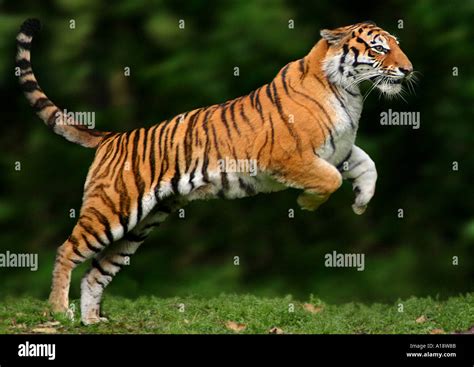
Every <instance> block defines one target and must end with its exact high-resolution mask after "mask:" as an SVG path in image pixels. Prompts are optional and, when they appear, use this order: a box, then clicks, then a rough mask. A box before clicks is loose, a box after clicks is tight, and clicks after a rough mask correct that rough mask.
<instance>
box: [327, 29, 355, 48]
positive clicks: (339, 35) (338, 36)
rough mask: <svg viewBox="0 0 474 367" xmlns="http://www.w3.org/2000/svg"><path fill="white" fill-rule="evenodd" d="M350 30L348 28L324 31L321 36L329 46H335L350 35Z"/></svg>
mask: <svg viewBox="0 0 474 367" xmlns="http://www.w3.org/2000/svg"><path fill="white" fill-rule="evenodd" d="M349 33H350V30H349V28H348V27H341V28H336V29H322V30H321V32H320V34H321V37H322V38H323V39H325V40H326V41H328V43H329V44H331V45H333V44H335V43H338V42H339V41H341V40H342V39H343V38H345V37H346V36H347V35H349Z"/></svg>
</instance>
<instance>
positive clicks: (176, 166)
mask: <svg viewBox="0 0 474 367" xmlns="http://www.w3.org/2000/svg"><path fill="white" fill-rule="evenodd" d="M179 146H180V144H179V143H178V144H177V145H176V152H175V154H174V175H173V178H171V187H172V188H173V192H174V193H178V184H179V179H180V178H181V167H180V166H179V155H180V149H179Z"/></svg>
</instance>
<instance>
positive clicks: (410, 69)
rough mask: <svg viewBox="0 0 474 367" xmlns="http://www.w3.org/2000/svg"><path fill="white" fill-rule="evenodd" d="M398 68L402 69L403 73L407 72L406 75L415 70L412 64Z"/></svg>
mask: <svg viewBox="0 0 474 367" xmlns="http://www.w3.org/2000/svg"><path fill="white" fill-rule="evenodd" d="M398 70H400V71H401V72H402V73H403V74H405V76H407V75H409V74H411V73H412V72H413V66H412V65H410V66H406V67H404V68H402V67H399V68H398Z"/></svg>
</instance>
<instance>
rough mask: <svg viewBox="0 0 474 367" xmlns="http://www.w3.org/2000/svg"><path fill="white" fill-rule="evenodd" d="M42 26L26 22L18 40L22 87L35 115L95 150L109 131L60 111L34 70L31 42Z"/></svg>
mask: <svg viewBox="0 0 474 367" xmlns="http://www.w3.org/2000/svg"><path fill="white" fill-rule="evenodd" d="M40 28H41V24H40V22H39V20H37V19H27V20H25V21H24V22H23V24H22V25H21V28H20V32H19V33H18V36H17V37H16V41H17V55H16V65H17V67H18V68H19V71H20V75H19V79H20V85H21V88H22V89H23V92H24V93H25V96H26V99H27V100H28V102H30V105H31V106H32V107H33V109H34V110H35V111H36V114H37V115H38V116H39V117H40V118H41V119H42V120H43V121H44V122H45V124H46V125H47V126H49V127H50V128H51V129H52V130H53V131H54V132H55V133H56V134H58V135H61V136H63V137H64V138H66V139H67V140H69V141H71V142H73V143H76V144H80V145H82V146H84V147H87V148H95V147H97V146H98V145H99V143H100V142H101V141H102V138H103V137H104V136H105V135H106V134H107V133H106V132H101V131H97V130H94V129H90V128H89V127H90V126H87V125H89V124H85V123H84V121H80V122H78V119H77V118H74V114H72V113H68V112H67V111H61V109H59V108H58V107H57V106H56V105H55V104H54V103H53V102H52V101H51V100H50V99H49V98H48V97H47V96H46V94H44V92H43V91H42V90H41V88H40V87H39V85H38V82H37V80H36V77H35V75H34V73H33V70H32V68H31V62H30V60H31V58H30V56H31V54H30V49H31V41H32V40H33V36H34V35H35V34H36V33H38V31H39V30H40Z"/></svg>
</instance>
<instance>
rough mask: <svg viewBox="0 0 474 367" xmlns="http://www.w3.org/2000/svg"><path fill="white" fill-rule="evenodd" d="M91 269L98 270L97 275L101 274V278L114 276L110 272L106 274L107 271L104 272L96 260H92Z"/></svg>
mask: <svg viewBox="0 0 474 367" xmlns="http://www.w3.org/2000/svg"><path fill="white" fill-rule="evenodd" d="M92 267H93V268H96V269H97V270H99V273H101V274H102V275H103V276H108V277H113V276H114V275H113V274H112V273H110V272H108V271H107V270H105V269H104V268H103V267H102V266H101V265H100V263H99V262H98V261H97V259H95V258H94V259H92Z"/></svg>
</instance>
